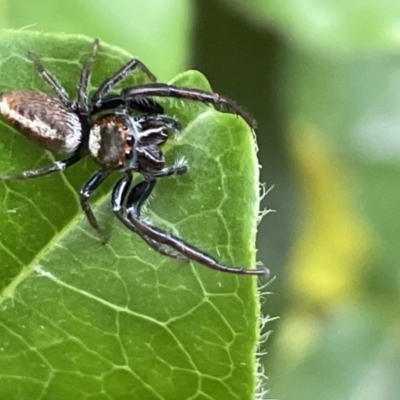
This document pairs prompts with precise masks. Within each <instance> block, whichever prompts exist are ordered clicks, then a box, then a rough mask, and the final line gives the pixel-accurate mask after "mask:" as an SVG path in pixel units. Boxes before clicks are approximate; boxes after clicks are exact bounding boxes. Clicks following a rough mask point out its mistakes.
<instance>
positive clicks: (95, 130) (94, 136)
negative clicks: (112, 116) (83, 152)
mask: <svg viewBox="0 0 400 400" xmlns="http://www.w3.org/2000/svg"><path fill="white" fill-rule="evenodd" d="M100 131H101V127H100V125H94V126H93V127H92V129H90V133H89V151H90V154H91V155H92V157H95V158H97V156H98V154H99V151H100V147H101V146H100V143H101V134H100Z"/></svg>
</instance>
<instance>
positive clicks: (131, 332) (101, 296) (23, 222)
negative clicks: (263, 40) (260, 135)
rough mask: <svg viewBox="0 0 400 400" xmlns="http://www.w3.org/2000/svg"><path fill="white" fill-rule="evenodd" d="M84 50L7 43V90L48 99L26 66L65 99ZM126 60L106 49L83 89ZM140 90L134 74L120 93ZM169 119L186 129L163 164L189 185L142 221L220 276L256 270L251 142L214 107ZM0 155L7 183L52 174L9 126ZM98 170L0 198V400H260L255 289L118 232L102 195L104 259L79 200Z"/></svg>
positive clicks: (158, 193) (192, 79)
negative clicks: (179, 240) (31, 172)
mask: <svg viewBox="0 0 400 400" xmlns="http://www.w3.org/2000/svg"><path fill="white" fill-rule="evenodd" d="M90 42H91V40H90V39H88V38H86V37H82V36H67V35H43V34H41V35H39V34H34V33H31V32H29V33H28V32H13V31H6V32H3V33H2V35H1V37H0V54H1V55H2V60H1V68H0V74H1V79H0V85H1V88H0V89H1V90H2V91H9V90H13V89H27V90H28V89H33V88H35V89H38V90H40V91H47V92H48V88H46V86H45V85H44V84H43V82H42V81H41V80H40V79H39V78H38V77H37V74H36V72H35V71H34V69H33V67H32V65H31V63H30V62H29V61H28V60H27V59H26V58H25V56H24V54H25V53H26V52H27V51H28V50H29V51H33V52H34V53H37V54H38V55H39V56H40V57H41V59H42V60H43V63H44V64H45V65H46V67H47V68H48V69H49V70H50V71H51V73H53V74H54V75H55V76H56V77H57V79H58V80H59V81H60V82H61V83H62V84H63V85H64V87H65V88H66V89H67V91H68V92H69V93H70V94H71V96H73V95H74V94H75V92H76V84H77V77H78V74H79V70H80V68H81V65H82V62H83V60H84V59H85V56H86V55H87V53H88V51H89V49H90ZM127 59H129V54H126V53H125V52H124V51H122V50H120V49H117V48H114V47H110V46H107V45H105V44H104V43H101V48H100V54H99V57H98V59H97V60H96V64H95V67H94V76H93V79H92V83H91V87H92V89H93V88H95V87H96V86H97V85H98V84H99V83H100V82H101V81H102V80H103V79H104V78H105V77H108V76H110V74H112V72H113V71H115V70H116V69H117V68H118V67H119V66H121V64H122V63H123V62H125V61H126V60H127ZM143 81H144V77H143V76H141V74H135V76H134V77H132V78H130V79H129V80H127V82H124V84H125V85H128V84H129V85H133V84H135V83H138V82H143ZM183 83H184V84H185V85H188V86H195V87H200V88H205V89H206V88H207V87H208V83H207V81H206V80H205V78H204V77H202V76H201V75H200V74H199V73H197V72H187V73H184V74H182V75H180V76H178V77H177V78H176V79H175V80H174V84H183ZM165 105H166V108H167V109H168V111H169V112H170V113H172V114H173V115H176V116H177V117H178V118H179V119H180V120H182V121H183V122H184V124H185V127H186V128H185V129H184V131H183V132H182V134H181V135H180V136H179V137H178V138H176V139H171V140H170V142H169V143H168V146H166V156H167V159H168V161H169V163H171V162H173V160H174V159H175V158H176V157H179V156H185V157H186V159H187V160H188V163H189V171H188V173H187V174H186V175H184V176H180V177H176V178H175V177H174V178H168V179H163V180H160V182H158V184H157V187H156V190H155V193H154V196H153V197H152V199H151V201H150V205H149V207H148V212H147V218H149V219H150V220H151V221H152V222H153V223H154V224H156V225H157V226H160V227H163V228H165V229H168V230H169V231H172V232H174V233H175V234H177V235H179V236H181V237H183V238H185V240H187V241H189V242H190V243H193V244H195V245H198V246H199V247H201V248H202V249H204V250H205V251H207V252H209V253H210V254H213V255H215V256H216V257H218V258H219V259H221V260H222V261H224V262H226V263H229V264H232V265H238V266H239V265H244V266H246V267H248V268H254V264H255V249H254V240H255V224H256V220H257V216H258V163H257V159H256V156H255V149H254V143H253V136H252V134H251V131H250V130H249V129H248V127H247V126H246V124H245V123H244V121H242V120H241V119H240V118H238V117H237V116H235V115H229V114H222V113H219V112H216V111H214V110H213V109H212V108H211V107H206V106H203V105H198V104H189V103H188V102H182V101H172V100H166V101H165ZM189 118H190V120H189ZM0 154H1V157H0V171H1V172H7V173H9V172H12V171H14V172H17V171H22V170H26V169H30V168H37V167H38V166H43V165H46V164H49V163H50V162H52V160H53V156H52V155H51V154H45V153H44V152H43V151H42V150H41V149H40V148H37V147H35V146H34V145H33V144H31V143H30V142H29V141H27V140H26V139H25V138H23V137H22V135H20V134H18V133H16V132H14V131H12V130H11V129H9V128H7V127H6V126H5V125H2V126H1V128H0ZM94 170H95V166H94V164H93V162H92V161H91V160H85V162H81V163H79V164H78V165H75V166H73V167H72V168H70V169H68V170H67V171H66V172H65V173H62V174H61V173H60V174H53V175H52V176H48V177H44V178H37V179H32V180H27V181H7V182H2V183H0V198H1V202H0V260H1V268H0V284H1V292H0V338H1V340H0V397H1V398H7V399H8V400H12V399H18V400H23V399H29V400H33V399H39V398H40V399H55V398H57V399H72V398H73V399H89V398H90V399H178V398H179V399H189V398H193V399H194V398H196V399H200V398H201V399H231V398H232V399H233V398H236V399H251V398H253V394H254V388H255V355H254V350H255V346H256V343H257V339H258V329H257V323H258V321H257V319H258V300H257V296H256V281H255V279H254V278H251V277H244V276H233V275H229V274H223V273H217V272H215V271H212V270H209V269H207V268H204V267H202V266H200V265H197V264H185V263H183V262H179V261H175V260H171V259H167V258H165V257H163V256H161V255H159V254H157V253H155V252H154V251H153V250H152V249H149V248H148V246H147V245H146V244H145V243H144V242H143V241H141V239H140V238H139V237H137V235H135V234H134V233H132V232H130V231H128V230H127V229H125V228H124V227H123V226H122V225H121V224H120V223H119V222H118V221H117V220H116V219H115V218H113V216H112V211H111V209H110V206H109V197H110V186H108V187H107V188H104V189H103V190H102V191H100V192H99V194H98V195H97V196H95V199H94V201H93V205H94V210H95V212H96V214H97V215H98V216H99V217H100V222H101V224H102V225H103V226H107V231H108V234H109V241H108V243H107V244H106V245H104V246H102V245H101V244H100V242H99V240H98V238H97V237H96V234H95V232H93V230H92V229H91V228H90V227H89V225H88V223H87V221H86V220H85V218H84V217H83V215H82V212H81V210H80V207H79V204H78V200H77V192H78V191H79V188H80V187H81V186H82V184H83V183H84V182H85V181H87V179H88V178H89V176H90V174H91V172H93V171H94ZM116 179H118V174H116V176H115V177H114V180H113V179H111V181H114V182H115V180H116ZM112 183H113V182H110V184H112Z"/></svg>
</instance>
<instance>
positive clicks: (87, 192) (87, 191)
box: [79, 170, 110, 244]
mask: <svg viewBox="0 0 400 400" xmlns="http://www.w3.org/2000/svg"><path fill="white" fill-rule="evenodd" d="M109 175H110V171H103V170H98V171H97V172H95V173H94V174H93V175H92V176H91V177H90V179H89V180H88V181H87V182H86V183H85V184H84V186H83V187H82V189H81V191H80V192H79V200H80V203H81V207H82V210H83V211H84V213H85V215H86V218H87V220H88V221H89V224H90V225H91V226H92V227H93V228H94V230H95V231H96V232H97V234H98V235H99V238H100V241H101V243H102V244H105V243H106V238H105V236H104V233H103V231H102V229H101V228H100V225H99V223H98V222H97V218H96V217H95V215H94V213H93V210H92V207H91V206H90V202H89V198H90V196H91V195H92V194H93V193H94V191H95V190H96V189H97V188H98V187H99V186H100V185H101V184H102V183H103V182H104V181H105V180H106V178H107V177H108V176H109Z"/></svg>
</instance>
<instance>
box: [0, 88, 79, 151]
mask: <svg viewBox="0 0 400 400" xmlns="http://www.w3.org/2000/svg"><path fill="white" fill-rule="evenodd" d="M0 114H1V116H2V118H3V120H4V121H5V122H6V123H7V124H8V125H10V126H12V127H13V128H14V129H16V130H17V131H18V132H21V133H22V134H23V135H24V136H25V137H26V138H27V139H29V140H30V141H32V142H34V143H36V144H37V145H38V146H40V147H42V148H43V149H45V150H49V151H51V152H52V153H57V154H68V153H73V152H74V151H76V149H77V148H78V146H79V144H80V143H81V140H82V124H81V122H80V120H79V117H78V115H77V114H76V113H74V112H71V111H68V110H66V109H65V107H64V106H63V105H62V103H61V102H60V101H59V100H58V99H56V98H54V97H51V96H49V95H47V94H44V93H39V92H33V91H12V92H8V93H3V94H1V95H0Z"/></svg>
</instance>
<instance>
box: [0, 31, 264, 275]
mask: <svg viewBox="0 0 400 400" xmlns="http://www.w3.org/2000/svg"><path fill="white" fill-rule="evenodd" d="M98 47H99V41H98V40H97V39H96V40H94V42H93V44H92V48H91V52H90V54H89V56H88V58H87V60H86V61H85V63H84V64H83V67H82V69H81V73H80V77H79V84H78V95H77V100H76V101H72V100H70V98H69V96H68V94H67V92H66V91H65V89H64V88H63V87H62V86H61V85H60V84H59V83H58V81H57V80H56V79H55V78H54V77H53V76H52V75H51V74H50V73H49V72H48V71H47V70H46V68H45V67H44V66H43V65H42V63H41V61H40V59H39V58H38V57H37V56H36V55H35V54H33V53H28V57H29V58H30V59H31V60H32V62H33V64H34V66H35V68H36V70H37V72H38V74H39V75H40V76H41V77H42V79H43V80H44V81H45V82H46V83H47V85H48V86H49V87H50V88H51V89H52V90H53V92H54V93H55V96H50V95H48V94H44V93H39V92H34V91H12V92H7V93H2V94H0V114H1V116H2V117H3V119H4V120H5V122H7V123H8V124H9V125H11V126H12V127H14V128H15V129H16V130H17V131H19V132H21V133H22V134H24V135H25V136H26V137H27V138H28V139H29V140H31V141H33V142H35V143H36V144H37V145H39V146H40V147H42V148H43V149H45V150H48V151H51V152H53V153H57V154H72V155H71V156H70V157H69V158H66V159H65V160H62V161H56V162H54V163H52V164H50V165H48V166H45V167H43V168H40V169H33V170H28V171H24V172H21V173H17V174H13V175H0V180H10V179H29V178H34V177H39V176H45V175H49V174H51V173H53V172H57V171H62V170H64V169H66V168H68V167H70V166H71V165H73V164H75V163H76V162H78V161H79V160H81V159H82V158H83V157H85V156H86V155H90V156H91V157H92V158H93V159H94V160H95V162H96V163H97V164H98V165H99V166H100V169H99V170H98V171H97V172H95V173H94V174H93V175H92V176H91V177H90V179H89V180H88V181H87V182H86V183H85V184H84V185H83V187H82V189H81V191H80V203H81V206H82V209H83V211H84V212H85V214H86V217H87V219H88V221H89V223H90V225H91V226H92V227H93V228H94V229H95V230H96V231H97V233H98V234H99V236H100V238H101V240H102V241H103V242H104V236H103V233H102V231H101V229H100V226H99V224H98V222H97V219H96V217H95V215H94V213H93V211H92V208H91V206H90V203H89V198H90V196H91V195H92V194H93V192H94V191H95V190H96V189H97V188H98V187H99V186H100V185H101V184H102V183H103V182H104V181H105V179H106V178H107V177H108V176H109V175H110V173H111V172H113V171H119V172H122V173H123V177H122V178H121V179H120V180H119V181H118V182H117V183H116V184H115V186H114V188H113V190H112V195H111V205H112V208H113V211H114V213H115V215H116V216H117V218H118V219H119V220H120V221H121V222H122V223H123V224H124V225H125V226H126V227H128V228H129V229H130V230H131V231H133V232H135V233H137V234H138V235H139V236H140V237H141V238H142V239H143V240H144V241H145V242H146V243H147V244H148V245H149V246H150V247H152V248H153V249H154V250H156V251H158V252H159V253H161V254H163V255H165V256H168V257H172V258H176V259H180V260H184V261H196V262H198V263H199V264H202V265H204V266H207V267H209V268H212V269H215V270H219V271H223V272H230V273H235V274H243V275H266V274H267V272H268V270H267V269H265V268H259V269H252V270H249V269H245V268H238V267H231V266H228V265H225V264H222V263H220V262H219V261H217V260H216V259H215V258H213V257H212V256H210V255H208V254H207V253H205V252H203V251H201V250H199V249H198V248H196V247H194V246H192V245H190V244H189V243H187V242H185V241H183V240H182V239H180V238H178V237H176V236H174V235H172V234H171V233H168V232H165V231H163V230H161V229H159V228H156V227H154V226H152V225H150V224H149V223H147V222H145V221H143V220H142V219H141V215H140V213H141V208H142V206H143V204H144V203H145V202H146V200H147V199H148V197H149V195H150V194H151V192H152V190H153V188H154V185H155V184H156V181H157V179H159V178H162V177H167V176H171V175H174V174H177V175H179V174H184V173H185V172H186V171H187V165H186V161H185V159H184V158H180V159H178V160H177V161H176V162H175V163H174V164H173V165H172V166H166V165H165V158H164V154H163V152H162V149H161V146H162V145H163V144H164V143H165V142H166V140H167V139H168V137H169V135H170V134H171V133H172V132H175V133H177V132H179V131H180V124H179V122H178V121H176V120H175V119H173V118H171V117H169V116H167V115H164V109H163V107H162V106H161V105H160V104H158V103H157V102H156V101H154V100H153V99H152V97H153V96H158V97H174V98H181V99H187V100H193V101H198V102H202V103H206V104H214V105H222V106H224V107H225V108H226V109H227V110H228V111H231V112H233V113H236V114H237V115H240V116H242V117H243V119H244V120H245V121H246V122H247V123H248V124H249V125H250V126H252V124H253V120H252V119H251V117H250V116H249V115H248V114H246V113H245V112H244V111H243V110H242V109H241V108H240V107H239V106H237V105H236V104H235V103H233V102H232V101H230V100H228V99H226V98H225V97H222V96H220V95H218V94H216V93H212V92H206V91H202V90H198V89H192V88H185V87H177V86H172V85H167V84H162V83H154V81H155V77H154V75H153V74H152V73H151V72H150V71H149V70H148V68H147V67H146V66H145V65H144V64H143V63H141V62H140V61H139V60H137V59H131V60H130V61H128V62H127V63H126V64H125V65H123V66H122V67H121V68H120V69H119V70H118V71H116V72H115V73H114V74H113V75H112V76H111V77H110V78H108V79H106V80H105V81H104V82H103V83H102V84H101V85H100V86H99V87H98V88H97V90H96V91H95V92H94V94H93V95H91V96H90V97H89V95H88V81H89V78H90V73H91V68H92V64H93V62H94V60H95V57H96V54H97V50H98ZM136 69H139V70H141V71H142V72H144V73H145V74H146V75H147V77H148V78H149V80H150V81H152V82H153V83H147V84H143V85H137V86H133V87H127V88H124V89H122V90H121V91H120V92H119V93H110V91H111V90H112V89H113V88H114V87H115V86H116V85H117V84H118V83H120V82H121V81H122V80H123V79H125V78H126V77H127V76H128V75H129V74H130V73H131V72H132V71H134V70H136ZM134 172H137V173H139V174H141V176H142V177H143V180H142V181H141V182H139V183H137V184H136V185H134V186H133V187H131V185H132V176H133V173H134Z"/></svg>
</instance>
